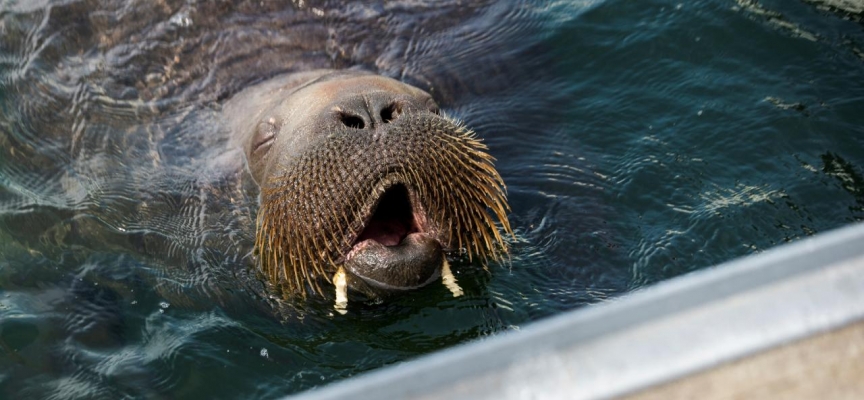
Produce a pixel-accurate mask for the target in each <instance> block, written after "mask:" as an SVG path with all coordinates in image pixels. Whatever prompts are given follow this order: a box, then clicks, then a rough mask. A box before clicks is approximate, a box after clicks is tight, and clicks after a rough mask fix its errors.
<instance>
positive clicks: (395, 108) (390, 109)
mask: <svg viewBox="0 0 864 400" xmlns="http://www.w3.org/2000/svg"><path fill="white" fill-rule="evenodd" d="M399 114H402V107H401V106H400V105H399V104H398V103H390V105H389V106H387V107H384V109H382V110H381V121H384V123H385V124H386V123H388V122H390V121H393V120H394V119H396V117H398V116H399Z"/></svg>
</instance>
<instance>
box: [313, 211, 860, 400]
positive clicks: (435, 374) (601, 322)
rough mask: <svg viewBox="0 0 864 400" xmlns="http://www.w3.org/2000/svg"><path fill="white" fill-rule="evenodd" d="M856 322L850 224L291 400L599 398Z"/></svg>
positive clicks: (855, 237)
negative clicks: (516, 330) (298, 399)
mask: <svg viewBox="0 0 864 400" xmlns="http://www.w3.org/2000/svg"><path fill="white" fill-rule="evenodd" d="M862 319H864V224H857V225H853V226H850V227H846V228H842V229H839V230H836V231H832V232H827V233H823V234H820V235H817V236H815V237H812V238H808V239H804V240H801V241H797V242H794V243H791V244H787V245H783V246H780V247H777V248H774V249H771V250H768V251H765V252H764V253H761V254H758V255H754V256H750V257H745V258H741V259H737V260H733V261H731V262H727V263H724V264H721V265H719V266H717V267H714V268H708V269H705V270H701V271H697V272H694V273H691V274H688V275H685V276H681V277H678V278H673V279H670V280H668V281H664V282H661V283H658V284H656V285H653V286H651V287H647V288H644V289H642V290H639V291H636V292H633V293H631V294H628V295H626V296H623V297H621V298H620V299H617V300H614V301H611V302H608V303H603V304H598V305H594V306H589V307H585V308H583V309H579V310H575V311H572V312H569V313H564V314H561V315H558V316H555V317H552V318H549V319H546V320H542V321H538V322H536V323H533V324H530V325H528V326H527V327H525V328H524V329H522V330H521V331H519V332H513V333H506V334H501V335H500V336H497V337H493V338H491V339H488V340H485V341H482V342H473V343H468V344H465V345H461V346H456V347H453V348H450V349H446V350H443V351H440V352H437V353H433V354H430V355H428V356H424V357H421V358H419V359H417V360H413V361H408V362H404V363H401V364H397V365H394V366H390V367H386V368H383V369H380V370H376V371H372V372H369V373H366V374H362V375H360V376H357V377H355V378H351V379H348V380H345V381H341V382H336V383H334V384H331V385H328V386H325V387H322V388H318V389H314V390H311V391H308V392H305V393H301V394H300V395H298V396H297V398H301V399H336V398H350V399H355V400H356V399H397V398H423V399H462V398H465V399H468V398H470V399H481V398H489V399H510V398H513V399H515V398H520V399H521V398H538V399H547V398H550V399H551V398H566V399H596V398H609V397H614V396H618V395H623V394H628V393H633V392H636V391H639V390H641V389H644V388H647V387H650V386H652V385H657V384H659V383H663V382H669V381H671V380H674V379H677V378H680V377H683V376H686V375H688V374H691V373H693V372H696V371H701V370H705V369H708V368H711V367H713V366H716V365H718V364H720V363H723V362H727V361H730V360H735V359H739V358H741V357H746V356H748V355H751V354H755V353H757V352H759V351H762V350H765V349H769V348H773V347H776V346H778V345H781V344H784V343H789V342H790V341H794V340H796V339H801V338H805V337H808V336H813V335H816V334H819V333H821V332H825V331H828V330H832V329H836V328H839V327H842V326H844V325H847V324H850V323H853V322H856V321H859V320H862Z"/></svg>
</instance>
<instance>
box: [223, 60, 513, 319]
mask: <svg viewBox="0 0 864 400" xmlns="http://www.w3.org/2000/svg"><path fill="white" fill-rule="evenodd" d="M223 113H224V116H225V118H226V121H227V123H228V125H229V127H230V130H231V135H232V140H233V141H234V142H235V145H236V146H240V147H242V149H243V154H244V155H245V158H246V160H245V161H246V167H247V168H248V172H249V174H250V175H251V176H252V178H253V179H254V181H255V183H257V185H258V186H259V188H260V195H259V202H260V208H259V210H258V216H257V228H256V240H255V255H256V263H257V266H258V269H259V271H260V273H261V274H262V275H263V276H264V277H265V279H267V280H268V281H269V282H270V283H272V284H274V285H275V286H277V287H279V288H280V289H281V290H282V292H283V294H284V295H285V296H289V297H290V296H301V297H305V296H306V295H308V294H310V293H311V294H321V293H323V292H324V285H334V287H335V288H336V302H337V308H344V306H345V303H346V301H347V298H346V291H347V290H348V289H350V290H351V291H352V292H358V293H362V294H365V295H367V296H383V295H387V294H391V293H394V292H397V293H398V292H404V291H408V290H412V289H416V288H419V287H422V286H425V285H427V284H429V283H430V282H433V281H435V280H437V279H438V278H439V277H441V276H442V274H443V281H444V283H445V284H447V285H448V287H449V288H450V289H451V291H453V293H454V294H455V295H458V294H460V289H459V288H458V285H455V279H454V278H453V276H452V273H451V272H450V271H449V263H448V262H447V256H448V255H462V256H465V257H467V258H468V259H469V260H474V259H479V260H481V261H482V262H487V261H489V260H500V259H501V258H502V256H503V255H505V254H506V253H507V246H506V243H505V241H504V238H503V237H502V232H499V225H500V228H501V230H503V232H504V233H510V234H512V230H511V228H510V224H509V222H508V219H507V212H508V211H509V206H508V204H507V199H506V192H505V190H506V188H505V185H504V182H503V180H502V178H501V176H500V175H499V174H498V172H497V171H496V170H495V168H494V165H493V162H494V159H493V157H491V156H490V155H489V154H488V153H487V148H486V146H485V145H483V143H482V142H481V141H480V140H479V139H478V138H477V136H476V134H475V133H474V132H473V131H471V130H470V129H468V128H467V127H466V126H465V125H464V124H462V123H461V122H459V121H456V120H454V119H452V118H450V117H448V116H446V115H443V114H442V113H441V112H440V110H439V107H438V105H437V103H436V102H435V100H434V99H433V98H432V96H431V95H430V94H429V93H427V92H425V91H423V90H421V89H418V88H416V87H413V86H410V85H408V84H405V83H402V82H399V81H397V80H394V79H392V78H387V77H384V76H380V75H377V74H374V73H371V72H364V71H360V70H314V71H307V72H297V73H291V74H287V75H282V76H278V77H275V78H272V79H270V80H268V81H265V82H263V83H259V84H257V85H255V86H253V87H250V88H247V89H245V90H243V91H242V92H240V93H238V94H237V95H235V96H233V97H232V98H231V99H230V100H229V101H228V102H227V103H226V104H225V105H224V107H223ZM496 220H497V224H496Z"/></svg>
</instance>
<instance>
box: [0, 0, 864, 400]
mask: <svg viewBox="0 0 864 400" xmlns="http://www.w3.org/2000/svg"><path fill="white" fill-rule="evenodd" d="M862 21H864V18H862V9H861V6H860V4H858V3H857V2H852V1H847V0H831V1H828V0H805V1H801V2H786V1H775V0H700V1H692V2H676V1H665V0H652V1H645V2H632V1H623V0H607V1H599V0H598V1H577V2H571V1H564V2H550V3H543V2H534V1H518V2H480V1H478V2H468V3H464V2H429V3H426V2H422V1H420V2H417V1H405V2H402V1H396V2H386V3H371V2H362V3H350V4H342V2H329V3H328V2H317V1H296V2H293V3H283V2H270V1H242V0H238V1H224V2H210V1H185V0H184V1H179V0H178V1H174V0H167V1H160V2H152V1H137V0H104V1H95V0H94V1H83V0H72V1H6V2H2V3H0V398H58V399H59V398H94V397H95V398H119V397H135V398H138V397H145V398H154V397H155V398H159V397H170V398H184V399H187V398H214V397H218V398H274V397H278V396H282V395H286V394H290V393H295V392H298V391H301V390H304V389H308V388H310V387H314V386H318V385H322V384H326V383H329V382H332V381H335V380H339V379H343V378H346V377H349V376H353V375H356V374H358V373H361V372H363V371H368V370H371V369H375V368H379V367H381V366H384V365H389V364H393V363H396V362H399V361H404V360H409V359H412V358H415V357H417V356H420V355H423V354H427V353H430V352H433V351H436V350H440V349H442V348H446V347H450V346H453V345H456V344H459V343H464V342H466V341H470V340H476V339H478V338H482V337H485V336H489V335H495V334H497V333H500V332H504V331H511V330H518V329H520V328H521V327H523V326H525V325H526V324H528V323H530V322H532V321H535V320H537V319H540V318H544V317H547V316H550V315H553V314H556V313H560V312H563V311H566V310H572V309H575V308H578V307H581V306H584V305H587V304H592V303H597V302H603V301H606V300H608V299H612V298H614V297H616V296H619V295H621V294H624V293H626V292H628V291H630V290H634V289H638V288H641V287H644V286H645V285H649V284H652V283H655V282H658V281H661V280H664V279H668V278H671V277H674V276H678V275H681V274H684V273H687V272H691V271H694V270H698V269H701V268H706V267H709V266H712V265H715V264H717V263H720V262H723V261H726V260H729V259H732V258H735V257H739V256H744V255H748V254H752V253H754V252H759V251H762V250H765V249H767V248H770V247H772V246H775V245H778V244H781V243H784V242H788V241H794V240H797V239H800V238H802V237H806V236H809V235H813V234H816V233H819V232H824V231H826V230H829V229H832V228H836V227H839V226H842V225H845V224H849V223H854V222H857V221H861V220H862V219H864V194H862V193H864V178H862V176H864V128H862V127H864V114H862V113H861V110H862V109H864V100H862V99H864V50H862V49H864V29H862V27H864V22H862ZM325 67H326V68H361V69H366V70H370V71H374V72H377V73H380V74H383V75H386V76H390V77H394V78H396V79H400V80H402V81H404V82H407V83H410V84H412V85H415V86H417V87H419V88H421V89H424V90H427V91H429V92H430V93H431V94H432V95H433V96H434V97H435V98H436V100H437V101H438V103H439V104H440V105H441V106H442V109H443V111H444V112H446V113H448V114H449V115H452V116H454V117H456V118H458V119H460V120H463V121H465V123H466V124H467V125H468V126H469V127H471V128H472V129H473V130H475V131H476V132H478V134H479V135H480V136H481V137H482V138H483V139H484V141H485V143H486V144H488V146H489V147H490V153H491V154H492V155H493V156H494V157H495V158H496V159H497V161H496V166H497V167H498V169H499V171H500V173H501V175H502V176H503V178H504V180H505V182H506V184H507V189H508V196H509V199H510V202H511V207H512V214H511V215H510V220H511V223H512V224H513V228H514V231H515V235H514V237H511V238H508V240H509V241H510V243H511V254H510V256H509V258H508V259H507V260H506V262H504V263H502V264H495V265H490V266H489V267H488V269H484V268H483V267H482V266H480V265H475V264H471V263H468V262H466V261H465V260H459V259H455V260H451V271H452V272H453V275H452V276H451V277H448V280H449V281H452V282H455V283H456V284H458V286H456V288H457V289H458V291H457V289H454V287H452V286H451V287H449V288H448V287H447V286H445V285H444V284H434V285H429V286H427V287H424V288H423V289H421V290H419V291H417V292H414V293H411V294H410V295H406V296H400V297H397V298H394V299H389V300H387V301H374V302H372V301H370V302H365V303H363V302H358V303H356V304H355V303H349V305H348V312H347V313H345V314H344V315H342V314H340V313H339V312H336V311H335V310H333V302H332V299H313V300H310V301H306V302H298V303H296V304H294V303H290V304H286V302H285V301H283V300H282V299H281V298H280V297H279V296H277V295H269V293H270V292H268V286H267V285H266V283H265V282H262V281H261V280H260V277H259V276H257V275H256V274H255V272H254V270H253V268H252V267H253V265H254V264H253V260H252V257H253V255H252V253H251V251H252V244H253V242H254V230H255V217H256V212H257V207H258V192H257V188H256V187H255V185H254V184H253V183H251V180H250V179H249V177H248V174H247V173H246V170H245V166H244V164H243V159H242V154H241V153H240V152H239V151H237V149H232V148H230V147H229V141H228V135H229V130H228V129H227V127H226V126H225V122H224V121H223V119H222V114H221V113H222V109H221V108H222V105H223V104H224V103H225V101H226V100H227V99H230V98H231V96H232V95H234V94H235V93H237V92H238V91H240V90H241V89H243V88H244V87H247V86H249V85H251V84H253V83H257V82H260V81H262V80H265V79H268V78H270V77H273V76H276V75H279V74H282V73H285V72H290V71H297V70H309V69H313V68H325ZM457 292H458V293H460V294H461V295H459V296H454V293H457Z"/></svg>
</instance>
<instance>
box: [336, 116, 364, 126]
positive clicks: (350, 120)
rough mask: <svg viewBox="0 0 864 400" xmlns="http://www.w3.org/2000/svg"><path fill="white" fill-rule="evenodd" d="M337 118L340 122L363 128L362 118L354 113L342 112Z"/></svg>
mask: <svg viewBox="0 0 864 400" xmlns="http://www.w3.org/2000/svg"><path fill="white" fill-rule="evenodd" d="M339 119H340V120H341V121H342V124H343V125H345V126H347V127H349V128H354V129H363V127H365V126H366V124H364V123H363V118H360V117H358V116H356V115H350V114H342V115H340V116H339Z"/></svg>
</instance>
